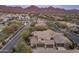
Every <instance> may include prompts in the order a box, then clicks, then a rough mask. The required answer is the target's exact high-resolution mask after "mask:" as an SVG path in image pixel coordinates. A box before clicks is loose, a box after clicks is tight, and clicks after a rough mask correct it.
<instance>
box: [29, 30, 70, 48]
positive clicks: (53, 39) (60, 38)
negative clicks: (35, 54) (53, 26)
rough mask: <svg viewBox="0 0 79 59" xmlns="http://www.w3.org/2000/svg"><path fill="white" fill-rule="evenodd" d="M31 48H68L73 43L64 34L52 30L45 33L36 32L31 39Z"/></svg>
mask: <svg viewBox="0 0 79 59" xmlns="http://www.w3.org/2000/svg"><path fill="white" fill-rule="evenodd" d="M29 39H30V44H31V47H33V46H35V47H44V48H53V47H66V45H67V44H68V43H69V44H71V41H70V40H69V39H68V38H66V37H65V36H64V35H63V34H62V33H57V32H54V31H52V30H50V29H48V30H45V31H34V32H32V33H31V36H30V37H29Z"/></svg>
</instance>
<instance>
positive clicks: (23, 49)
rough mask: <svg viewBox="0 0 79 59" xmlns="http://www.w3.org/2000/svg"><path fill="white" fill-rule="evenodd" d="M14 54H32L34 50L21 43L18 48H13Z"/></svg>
mask: <svg viewBox="0 0 79 59" xmlns="http://www.w3.org/2000/svg"><path fill="white" fill-rule="evenodd" d="M13 52H18V53H31V52H32V49H31V48H30V47H28V46H27V44H25V43H24V42H20V43H19V44H18V45H17V47H16V48H13Z"/></svg>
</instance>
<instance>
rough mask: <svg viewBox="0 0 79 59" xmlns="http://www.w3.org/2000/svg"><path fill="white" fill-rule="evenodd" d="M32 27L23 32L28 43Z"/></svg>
mask: <svg viewBox="0 0 79 59" xmlns="http://www.w3.org/2000/svg"><path fill="white" fill-rule="evenodd" d="M31 31H32V30H31V29H28V30H26V31H24V32H23V33H22V38H23V39H24V40H25V41H26V42H27V43H28V41H29V40H28V37H29V36H30V34H31Z"/></svg>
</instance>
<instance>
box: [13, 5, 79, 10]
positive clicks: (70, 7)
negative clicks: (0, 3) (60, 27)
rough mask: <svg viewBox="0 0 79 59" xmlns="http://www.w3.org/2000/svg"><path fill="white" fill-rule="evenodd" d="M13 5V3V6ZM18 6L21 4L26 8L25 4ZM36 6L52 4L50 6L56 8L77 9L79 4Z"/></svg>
mask: <svg viewBox="0 0 79 59" xmlns="http://www.w3.org/2000/svg"><path fill="white" fill-rule="evenodd" d="M14 6H15V5H13V7H14ZM19 6H21V7H23V8H26V7H28V6H27V5H19ZM37 6H38V7H43V8H45V7H49V6H52V7H56V8H62V9H63V8H64V9H68V10H69V9H78V10H79V5H37Z"/></svg>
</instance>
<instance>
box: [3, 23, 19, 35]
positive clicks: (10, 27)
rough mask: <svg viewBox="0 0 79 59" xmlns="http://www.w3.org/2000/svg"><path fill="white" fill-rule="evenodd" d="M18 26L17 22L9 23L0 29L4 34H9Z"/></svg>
mask: <svg viewBox="0 0 79 59" xmlns="http://www.w3.org/2000/svg"><path fill="white" fill-rule="evenodd" d="M18 28H19V25H17V24H11V25H9V26H7V27H5V28H4V29H3V30H2V32H3V33H5V34H8V35H10V34H11V33H13V32H14V31H16V30H17V29H18Z"/></svg>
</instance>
